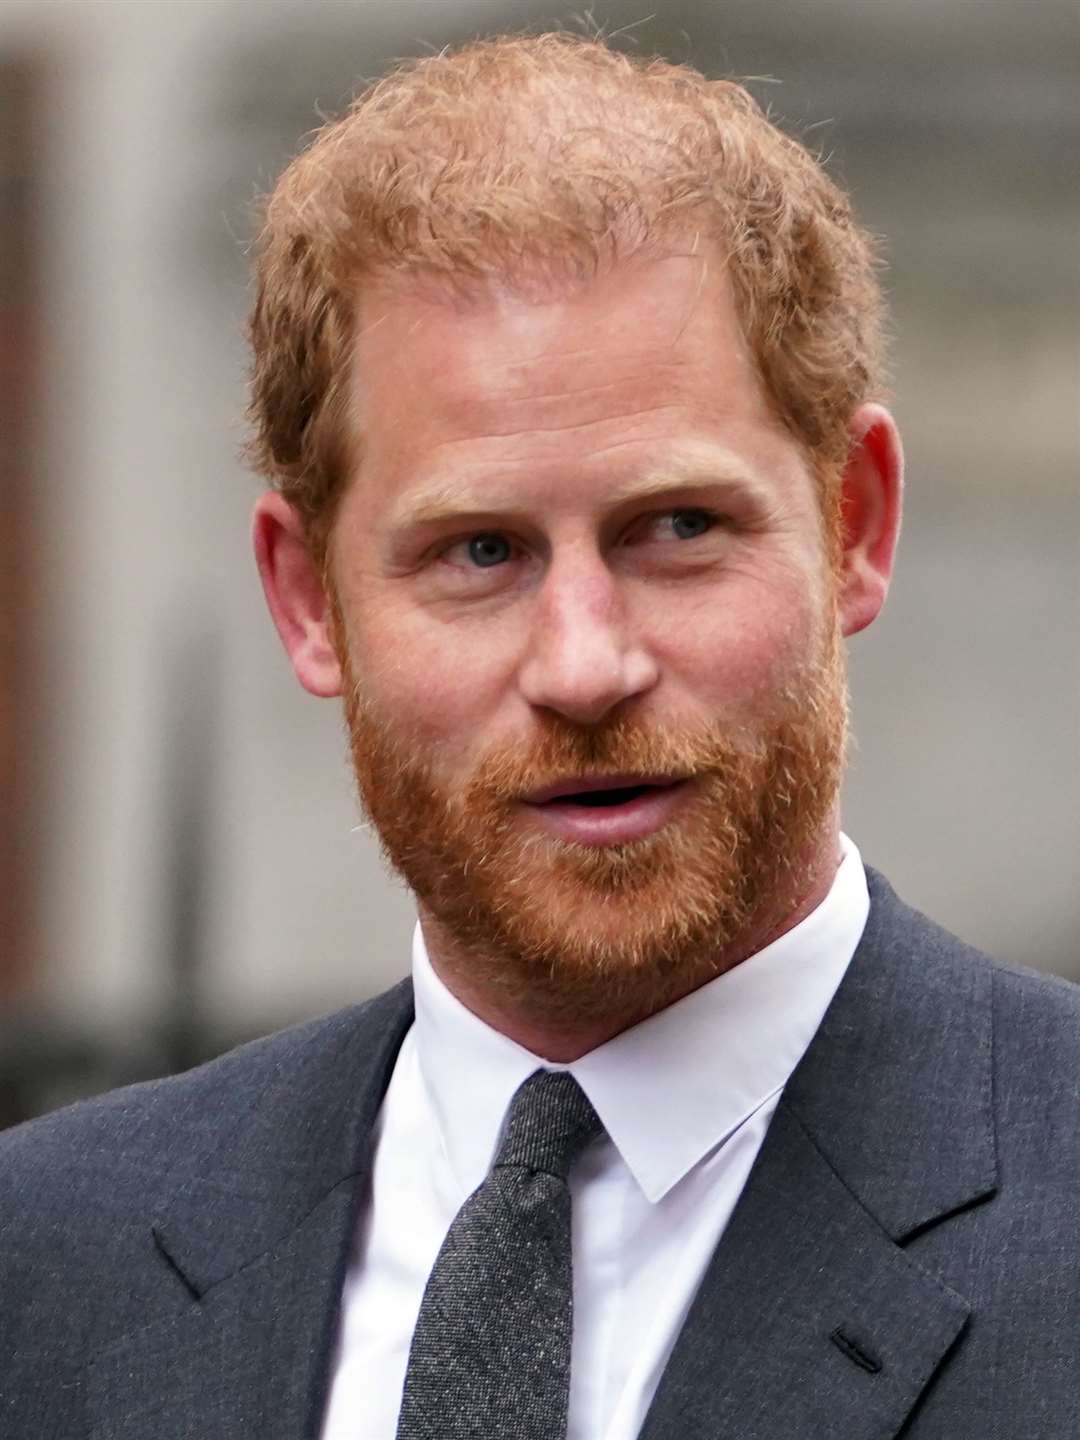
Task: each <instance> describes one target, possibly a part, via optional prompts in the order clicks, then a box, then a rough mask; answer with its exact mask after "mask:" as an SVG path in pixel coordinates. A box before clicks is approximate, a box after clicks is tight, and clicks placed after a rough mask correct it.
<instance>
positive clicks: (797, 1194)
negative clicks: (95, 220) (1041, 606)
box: [0, 36, 1080, 1440]
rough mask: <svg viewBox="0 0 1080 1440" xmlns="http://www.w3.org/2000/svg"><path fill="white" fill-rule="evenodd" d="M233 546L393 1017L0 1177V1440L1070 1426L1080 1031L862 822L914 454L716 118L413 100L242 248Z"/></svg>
mask: <svg viewBox="0 0 1080 1440" xmlns="http://www.w3.org/2000/svg"><path fill="white" fill-rule="evenodd" d="M258 267H259V268H258V290H257V299H256V305H255V312H254V319H253V326H252V336H253V343H254V354H255V366H254V375H253V403H252V415H253V419H254V424H255V435H256V438H255V441H254V444H253V453H254V455H255V456H256V459H257V461H258V463H259V464H260V466H261V467H262V469H263V470H264V471H265V472H266V473H267V474H268V475H269V476H270V478H271V479H272V481H273V488H272V489H271V490H270V491H269V492H268V493H267V494H266V495H264V496H263V498H262V499H261V500H260V501H259V503H258V506H257V508H256V515H255V527H254V534H255V548H256V554H257V559H258V564H259V569H260V572H261V575H262V580H263V584H264V587H265V590H266V595H267V599H268V602H269V606H270V610H271V612H272V614H273V618H274V620H275V622H276V625H277V628H278V630H279V632H280V635H281V638H282V640H283V642H284V645H285V648H286V650H287V651H288V654H289V656H290V658H291V661H292V664H293V666H294V669H295V671H296V674H297V676H298V678H299V680H300V682H301V683H302V684H303V685H304V686H305V687H306V688H307V689H308V690H310V691H311V692H313V693H314V694H316V695H320V696H325V697H337V696H342V697H343V699H344V705H345V711H346V716H347V720H348V727H349V734H350V739H351V747H352V753H353V758H354V763H355V769H356V774H357V779H358V784H359V789H360V793H361V797H362V800H363V804H364V806H365V808H366V810H367V812H368V814H369V815H370V816H371V818H372V820H373V822H374V824H375V825H376V827H377V829H378V832H379V834H380V836H381V838H382V842H383V844H384V846H385V849H386V852H387V855H388V856H389V858H390V860H391V861H392V863H393V864H394V865H395V866H396V867H397V868H398V869H399V870H400V872H401V873H402V874H403V875H404V876H405V878H406V879H407V881H408V882H409V884H410V885H411V887H412V889H413V890H414V892H415V895H416V898H417V904H418V908H419V916H420V924H419V927H418V931H417V935H416V939H415V943H414V954H413V982H412V984H411V985H402V986H399V987H398V988H397V989H395V990H393V991H391V992H390V993H389V994H387V995H384V996H382V997H380V998H379V999H377V1000H375V1001H372V1002H371V1003H369V1004H367V1005H363V1006H360V1007H358V1008H357V1009H355V1010H352V1011H349V1012H347V1013H345V1014H342V1015H337V1016H333V1017H330V1018H329V1019H327V1020H323V1021H319V1022H316V1023H314V1024H311V1025H307V1026H303V1027H300V1028H299V1029H296V1030H293V1031H290V1032H287V1033H286V1034H284V1035H280V1036H276V1037H271V1038H270V1039H268V1040H265V1041H262V1042H259V1043H258V1044H256V1045H254V1046H251V1047H247V1048H246V1049H244V1050H241V1051H238V1052H235V1053H234V1054H232V1055H229V1056H226V1057H225V1058H223V1059H222V1060H220V1061H218V1062H216V1063H215V1064H213V1065H211V1066H209V1067H205V1068H203V1069H202V1070H199V1071H195V1072H193V1073H192V1074H190V1075H187V1076H181V1077H179V1078H176V1079H172V1080H168V1081H163V1082H160V1083H157V1084H154V1085H150V1086H145V1087H139V1088H137V1089H135V1090H131V1091H126V1092H120V1093H118V1094H116V1095H114V1096H111V1097H106V1098H105V1099H104V1100H101V1101H95V1102H91V1103H89V1104H86V1105H83V1106H80V1107H76V1108H75V1109H73V1110H71V1111H68V1112H66V1113H63V1114H60V1115H58V1116H55V1117H51V1118H49V1119H46V1120H44V1121H40V1122H38V1123H37V1124H35V1125H32V1126H29V1127H25V1128H23V1129H22V1130H21V1131H18V1132H15V1133H13V1134H11V1135H9V1136H7V1137H5V1140H4V1142H3V1151H2V1155H3V1164H2V1166H0V1173H2V1174H3V1177H4V1178H3V1185H4V1192H3V1193H4V1198H3V1210H2V1212H0V1213H2V1214H3V1216H4V1220H3V1224H4V1230H3V1248H2V1255H3V1266H4V1272H3V1275H4V1279H3V1286H2V1290H0V1293H2V1297H3V1298H2V1301H0V1304H2V1306H3V1310H2V1311H0V1314H2V1315H3V1322H2V1323H3V1332H2V1333H3V1339H4V1342H5V1345H6V1348H7V1356H6V1359H5V1362H4V1369H5V1375H4V1383H5V1389H4V1400H3V1406H4V1407H5V1408H2V1409H0V1417H3V1418H2V1424H0V1429H2V1432H3V1434H4V1435H10V1436H14V1437H20V1440H21V1437H30V1436H33V1437H35V1440H37V1437H44V1436H54V1435H55V1436H64V1437H65V1440H68V1437H77V1436H93V1437H94V1440H134V1437H148V1436H153V1437H155V1440H167V1437H179V1436H199V1437H200V1440H206V1437H225V1436H229V1437H235V1436H241V1435H251V1436H259V1437H261V1440H263V1437H282V1440H284V1437H286V1436H290V1437H291V1436H296V1437H299V1436H312V1437H314V1436H321V1437H322V1440H344V1437H346V1436H349V1437H363V1440H383V1437H386V1440H389V1437H393V1436H398V1437H401V1440H412V1437H418V1436H436V1435H438V1436H440V1437H456V1436H465V1435H485V1436H500V1437H502V1436H505V1437H537V1440H539V1437H560V1440H561V1437H564V1436H573V1437H581V1440H584V1437H589V1440H597V1437H603V1440H630V1437H634V1436H638V1435H641V1436H645V1437H650V1440H659V1437H665V1440H667V1437H672V1440H674V1437H678V1440H691V1437H698V1436H700V1437H705V1436H709V1437H715V1436H730V1437H738V1440H754V1437H762V1440H764V1437H768V1440H795V1437H799V1440H823V1437H844V1440H870V1437H875V1440H884V1437H889V1436H899V1435H901V1434H903V1435H904V1436H905V1437H912V1440H959V1437H969V1436H970V1437H979V1440H982V1437H987V1436H991V1435H993V1436H1001V1437H1010V1440H1011V1437H1020V1436H1025V1437H1027V1436H1039V1437H1053V1440H1065V1437H1067V1436H1072V1435H1075V1434H1077V1433H1080V1375H1078V1367H1077V1363H1076V1362H1077V1354H1076V1352H1077V1336H1078V1334H1080V1283H1078V1275H1077V1263H1076V1254H1075V1243H1076V1242H1075V1236H1076V1223H1077V1217H1078V1213H1080V1205H1078V1202H1077V1199H1076V1195H1077V1188H1076V1187H1077V1181H1078V1179H1080V1164H1078V1152H1080V1142H1078V1138H1077V1136H1078V1130H1077V1120H1078V1119H1080V1115H1078V1107H1077V1103H1076V1100H1077V1096H1076V1071H1075V1065H1076V1060H1077V1056H1078V1051H1080V1005H1078V1003H1077V995H1076V991H1075V990H1074V989H1072V988H1071V987H1069V986H1067V985H1065V984H1063V983H1061V982H1057V981H1053V980H1049V979H1045V978H1040V977H1038V976H1036V975H1033V974H1019V973H1016V972H1013V971H1010V970H1007V969H1005V968H1003V967H999V966H996V965H994V964H993V963H992V962H990V961H989V960H987V959H985V958H984V957H982V956H980V955H978V954H976V953H975V952H973V951H971V950H969V949H968V948H967V947H965V946H964V945H962V944H961V943H960V942H959V941H957V940H955V939H953V938H952V937H950V936H948V935H946V934H945V933H944V932H942V931H940V930H938V929H937V928H936V927H934V926H933V925H932V924H931V923H930V922H929V921H927V920H925V919H924V918H922V917H921V916H919V915H918V914H916V913H915V912H914V911H911V910H909V909H908V908H907V907H905V906H904V905H903V903H902V902H901V901H900V900H898V899H897V897H896V896H895V895H894V894H893V893H892V891H891V890H890V889H889V887H888V885H887V884H886V882H885V881H884V880H883V879H882V878H881V877H880V876H877V875H875V874H874V873H873V872H865V871H864V870H863V867H862V863H861V860H860V858H859V855H858V852H857V850H856V849H855V847H854V845H853V844H852V843H851V842H850V841H849V840H847V839H846V838H845V837H843V836H842V835H841V833H840V830H839V819H838V808H837V796H838V788H839V783H840V777H841V771H842V763H843V753H844V743H845V730H846V703H845V683H844V659H843V643H842V642H843V638H844V637H845V636H847V635H850V634H853V633H854V632H856V631H858V630H860V629H862V628H863V627H865V626H866V625H868V624H869V623H870V622H871V621H872V620H873V619H874V618H875V616H876V615H877V613H878V611H879V610H880V608H881V605H882V603H883V601H884V598H885V593H886V590H887V587H888V583H889V579H890V573H891V568H892V560H893V550H894V546H895V541H896V536H897V529H898V524H899V512H900V488H901V451H900V443H899V440H898V437H897V433H896V428H895V425H894V423H893V421H892V419H891V417H890V415H889V413H888V412H887V410H885V409H884V408H883V406H882V404H881V392H882V378H881V376H882V360H881V344H880V333H881V304H880V299H879V293H878V289H877V286H876V283H875V279H874V265H873V256H872V253H871V247H870V245H869V243H868V241H867V238H866V236H865V235H864V234H863V233H862V232H861V231H860V230H859V229H858V227H857V226H856V225H855V223H854V221H853V219H852V217H851V214H850V211H849V208H848V205H847V202H846V200H845V199H844V197H843V196H842V195H841V194H840V193H839V192H838V191H837V190H836V189H835V187H834V186H833V185H832V184H831V183H830V182H829V180H828V179H827V178H826V177H825V175H824V174H823V173H822V172H821V170H820V169H819V167H818V166H817V165H816V163H815V162H814V161H813V160H812V159H811V158H810V157H809V156H808V155H807V154H806V153H805V152H804V151H803V150H802V149H801V148H800V147H799V146H798V145H797V144H795V143H794V142H793V141H791V140H790V139H787V138H785V137H784V136H782V135H781V134H780V133H779V132H777V131H776V130H775V129H774V128H773V127H772V126H771V125H770V124H769V123H768V122H767V121H766V120H765V119H764V118H763V116H762V115H761V114H760V112H759V111H758V110H757V109H756V107H755V106H754V105H753V103H752V101H751V100H750V99H749V98H748V97H747V95H746V94H745V93H744V92H743V91H742V90H741V89H739V88H738V87H737V86H733V85H730V84H726V83H710V82H706V81H705V80H704V79H702V77H700V76H698V75H697V74H695V73H694V72H692V71H690V70H687V69H685V68H679V67H671V66H668V65H664V64H661V63H659V62H654V63H649V64H643V63H640V62H635V61H631V60H629V59H627V58H625V57H623V56H620V55H617V54H615V53H613V52H611V51H609V50H608V49H606V48H605V47H604V46H603V45H602V44H599V43H593V42H585V41H578V40H570V39H567V38H564V37H551V36H549V37H542V38H539V39H532V40H513V41H493V42H487V43H483V44H478V45H475V46H472V47H470V48H468V49H466V50H464V51H462V52H459V53H457V54H444V55H439V56H436V57H433V58H431V59H428V60H425V61H423V62H421V63H419V64H417V65H415V66H408V67H404V68H403V69H401V70H399V71H398V72H396V73H395V74H394V75H392V76H390V77H389V78H387V79H385V80H384V81H382V82H381V83H380V84H378V85H376V86H374V87H373V88H372V89H371V90H369V91H368V92H367V93H366V94H365V95H364V96H362V97H361V99H360V100H359V101H358V102H357V103H356V105H355V106H354V107H353V109H352V110H351V111H350V113H349V114H348V115H346V116H345V117H344V118H343V119H342V120H341V121H339V122H337V123H335V124H333V125H331V126H329V127H328V128H327V129H326V130H325V131H324V132H323V133H322V134H321V135H320V136H319V137H318V138H317V140H316V142H315V143H314V145H313V146H312V147H311V148H310V149H309V150H308V151H307V152H306V154H304V155H302V156H301V157H300V158H299V159H298V160H297V161H295V162H294V164H293V165H292V166H290V168H289V169H288V170H287V172H286V173H285V175H284V176H283V177H282V179H281V181H280V182H279V184H278V187H277V189H276V190H275V192H274V194H273V196H272V197H271V199H270V202H269V206H268V210H267V222H266V229H265V233H264V236H263V239H262V242H261V246H260V250H259V261H258Z"/></svg>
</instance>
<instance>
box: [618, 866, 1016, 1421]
mask: <svg viewBox="0 0 1080 1440" xmlns="http://www.w3.org/2000/svg"><path fill="white" fill-rule="evenodd" d="M869 880H870V888H871V911H870V919H869V920H868V923H867V927H866V931H865V933H864V936H863V940H862V942H861V944H860V946H859V949H858V951H857V953H856V955H855V958H854V959H853V961H852V964H851V966H850V967H849V970H848V973H847V975H846V976H845V979H844V981H843V983H842V984H841V987H840V989H839V990H838V992H837V994H836V997H835V998H834V1000H833V1003H832V1005H831V1006H830V1009H829V1012H828V1014H827V1015H826V1017H825V1020H824V1022H823V1023H822V1026H821V1028H820V1030H819V1031H818V1034H817V1035H816V1036H815V1039H814V1041H813V1043H812V1045H811V1046H810V1049H809V1050H808V1051H807V1053H806V1055H805V1057H804V1058H803V1061H802V1062H801V1064H800V1066H799V1067H798V1069H797V1070H796V1072H795V1074H794V1075H793V1076H792V1079H791V1081H790V1082H789V1084H788V1086H787V1088H786V1090H785V1093H784V1096H783V1099H782V1100H781V1103H780V1105H779V1107H778V1108H777V1111H776V1114H775V1116H774V1118H773V1121H772V1124H771V1126H770V1128H769V1133H768V1135H767V1137H766V1140H765V1143H764V1145H763V1146H762V1150H761V1153H760V1155H759V1157H758V1160H757V1163H756V1165H755V1166H754V1170H753V1172H752V1173H751V1177H750V1180H749V1182H748V1184H747V1187H746V1189H745V1191H744V1193H743V1195H742V1197H741V1198H740V1201H739V1204H738V1206H737V1207H736V1210H735V1213H734V1215H733V1216H732V1220H731V1223H730V1225H729V1226H728V1229H727V1231H726V1233H725V1235H724V1238H723V1240H722V1241H721V1243H720V1245H719V1247H718V1248H717V1251H716V1254H715V1255H714V1257H713V1260H712V1262H711V1264H710V1267H709V1269H708V1271H707V1273H706V1275H705V1278H704V1280H703V1282H702V1285H701V1288H700V1290H699V1292H698V1295H697V1298H696V1299H695V1301H694V1304H693V1306H692V1307H691V1310H690V1313H689V1315H688V1317H687V1321H686V1324H685V1326H684V1327H683V1331H682V1333H681V1335H680V1336H679V1339H678V1341H677V1343H676V1346H675V1348H674V1351H673V1353H672V1356H671V1359H670V1361H669V1364H668V1367H667V1370H666V1371H665V1374H664V1376H663V1379H662V1381H661V1384H660V1387H659V1389H658V1391H657V1394H656V1397H655V1399H654V1402H653V1405H652V1408H651V1409H650V1411H649V1415H648V1418H647V1421H646V1424H645V1428H644V1430H643V1431H642V1440H675V1437H678V1440H697V1437H701V1440H704V1437H706V1436H708V1437H711V1440H715V1437H720V1436H723V1437H731V1440H736V1437H737V1440H808V1437H813V1440H834V1437H835V1440H841V1437H842V1440H886V1437H891V1436H894V1435H896V1434H897V1433H898V1432H899V1431H900V1429H901V1427H902V1426H903V1424H904V1422H905V1419H906V1417H907V1416H908V1415H909V1414H910V1412H911V1409H912V1406H913V1405H914V1404H915V1403H916V1401H917V1399H918V1397H919V1395H920V1394H921V1393H922V1391H923V1390H924V1388H925V1387H926V1386H927V1385H928V1384H929V1383H930V1382H931V1381H932V1379H933V1376H934V1374H935V1372H936V1370H937V1368H938V1366H939V1365H940V1364H941V1362H942V1360H943V1359H944V1357H945V1356H946V1355H947V1354H948V1352H949V1350H950V1348H951V1347H952V1346H953V1345H954V1344H955V1343H957V1342H958V1340H960V1337H961V1334H962V1332H963V1330H964V1327H965V1324H966V1322H967V1319H968V1316H969V1313H970V1307H969V1305H968V1304H967V1302H966V1300H965V1299H964V1298H963V1297H962V1296H960V1295H957V1294H956V1293H955V1292H954V1291H952V1290H951V1289H949V1288H948V1286H946V1285H945V1284H943V1283H942V1282H941V1281H940V1280H939V1279H937V1278H936V1277H934V1276H933V1275H930V1274H928V1273H927V1272H926V1271H924V1270H923V1269H921V1268H920V1267H919V1265H918V1264H917V1263H916V1262H915V1261H914V1260H913V1259H912V1258H911V1257H910V1256H909V1255H908V1254H907V1253H906V1252H905V1250H904V1248H903V1245H904V1242H905V1241H906V1240H907V1239H909V1238H910V1237H911V1236H913V1235H914V1234H915V1233H916V1232H918V1231H922V1230H925V1229H927V1228H928V1227H930V1226H931V1225H935V1224H939V1223H942V1222H943V1221H944V1220H946V1219H947V1217H948V1216H950V1215H952V1214H954V1213H956V1212H958V1211H959V1210H961V1209H963V1208H966V1207H967V1206H969V1205H971V1204H973V1203H975V1202H976V1201H978V1200H980V1199H984V1198H986V1197H988V1196H989V1195H990V1194H992V1193H993V1189H994V1186H995V1183H996V1167H995V1156H994V1135H993V1120H992V1111H991V1105H990V1024H991V1015H990V997H989V989H988V987H989V980H988V978H987V976H986V970H985V964H982V965H973V964H971V963H970V961H968V959H967V957H966V956H965V955H964V953H963V947H961V946H960V945H959V943H958V942H957V941H955V940H953V939H952V938H951V937H949V936H946V935H945V934H944V932H942V931H939V930H938V929H937V928H936V927H934V926H932V925H931V924H930V923H929V922H928V921H926V920H925V919H924V918H923V917H922V916H919V915H917V914H916V912H914V911H911V910H908V909H907V907H906V906H903V905H902V904H901V902H900V901H899V900H897V898H896V896H895V895H894V894H893V893H892V891H891V890H890V889H889V888H888V886H887V885H886V884H885V882H884V881H883V880H882V879H881V878H880V877H879V876H877V875H875V874H873V872H871V873H870V876H869ZM960 1343H962V1341H960Z"/></svg>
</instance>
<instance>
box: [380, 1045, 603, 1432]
mask: <svg viewBox="0 0 1080 1440" xmlns="http://www.w3.org/2000/svg"><path fill="white" fill-rule="evenodd" d="M600 1129H601V1126H600V1121H599V1119H598V1118H597V1114H596V1111H595V1110H594V1109H593V1107H592V1106H591V1105H590V1104H589V1101H588V1100H587V1098H586V1097H585V1094H584V1092H583V1091H582V1090H581V1088H580V1086H579V1085H578V1083H577V1081H576V1080H575V1079H574V1078H573V1076H572V1075H569V1074H567V1073H565V1072H559V1073H555V1072H553V1071H549V1070H538V1071H537V1072H536V1073H535V1074H534V1075H531V1076H530V1077H529V1079H528V1080H526V1081H525V1083H524V1084H523V1085H522V1086H521V1087H520V1089H519V1090H518V1092H517V1094H516V1095H515V1096H514V1098H513V1100H512V1101H511V1104H510V1112H509V1114H508V1116H507V1120H506V1126H505V1129H504V1135H503V1141H502V1144H501V1145H500V1146H499V1150H498V1154H497V1155H496V1156H495V1161H494V1164H493V1165H492V1167H491V1170H490V1171H489V1173H488V1177H487V1179H486V1180H485V1181H484V1183H483V1184H482V1185H481V1186H480V1188H479V1189H478V1190H474V1191H473V1193H472V1195H470V1196H469V1198H468V1200H466V1201H465V1204H464V1205H463V1206H462V1207H461V1209H460V1210H459V1211H458V1213H457V1215H456V1216H455V1217H454V1222H453V1224H452V1225H451V1226H450V1229H449V1231H448V1232H447V1235H446V1239H445V1240H444V1241H443V1246H442V1249H441V1250H440V1251H439V1254H438V1258H437V1259H436V1261H435V1267H434V1269H433V1270H432V1272H431V1275H430V1277H429V1278H428V1283H427V1288H426V1289H425V1291H424V1298H423V1300H422V1301H421V1304H420V1314H419V1317H418V1319H417V1322H416V1329H415V1331H414V1332H413V1339H412V1348H411V1350H410V1351H409V1367H408V1370H407V1372H406V1375H405V1391H404V1396H403V1398H402V1402H401V1414H400V1416H399V1418H398V1428H397V1440H479V1437H483V1440H564V1437H565V1435H566V1407H567V1402H568V1399H569V1394H570V1337H571V1333H572V1330H573V1314H572V1305H573V1297H572V1290H571V1278H572V1270H571V1259H570V1191H569V1190H568V1188H567V1184H566V1179H567V1176H568V1175H569V1173H570V1167H571V1165H573V1163H574V1161H575V1160H576V1159H577V1157H578V1155H579V1154H580V1153H581V1151H582V1150H583V1149H584V1148H585V1146H586V1145H587V1144H588V1143H589V1141H590V1140H591V1139H593V1137H594V1136H596V1135H598V1134H599V1133H600Z"/></svg>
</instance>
